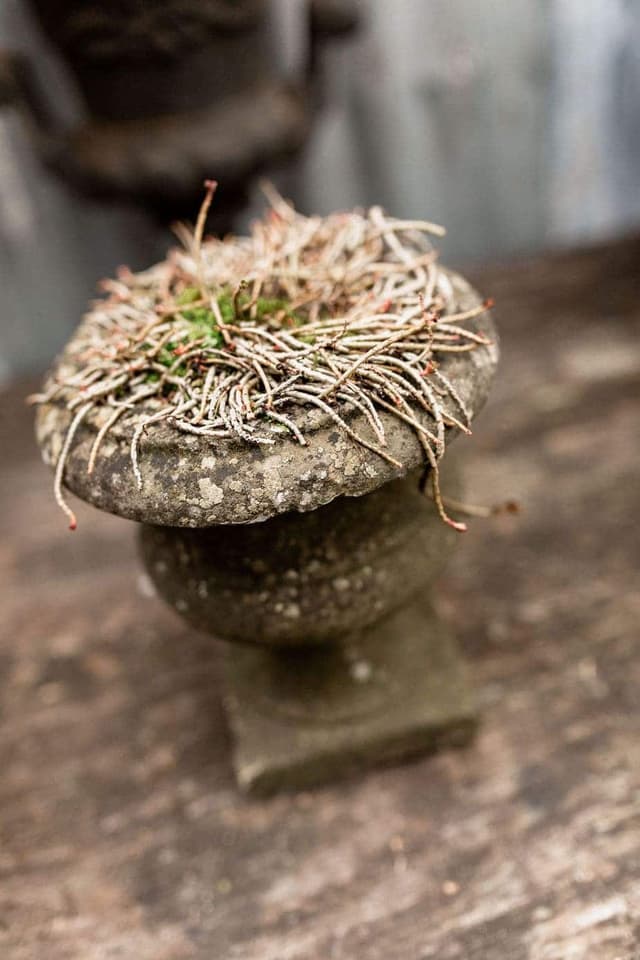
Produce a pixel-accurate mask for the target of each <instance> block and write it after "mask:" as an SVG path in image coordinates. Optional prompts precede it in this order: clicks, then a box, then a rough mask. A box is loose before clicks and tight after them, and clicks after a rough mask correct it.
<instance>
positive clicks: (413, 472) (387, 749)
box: [37, 274, 498, 794]
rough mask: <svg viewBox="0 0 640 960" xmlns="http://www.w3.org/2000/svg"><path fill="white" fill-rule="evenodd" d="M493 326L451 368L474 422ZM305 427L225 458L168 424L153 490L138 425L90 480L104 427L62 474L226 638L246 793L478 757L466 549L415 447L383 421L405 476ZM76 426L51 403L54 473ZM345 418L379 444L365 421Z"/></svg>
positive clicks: (115, 434) (490, 357) (197, 619)
mask: <svg viewBox="0 0 640 960" xmlns="http://www.w3.org/2000/svg"><path fill="white" fill-rule="evenodd" d="M450 279H451V281H452V287H453V290H454V293H455V296H456V300H457V306H458V308H459V309H461V310H466V309H470V308H474V307H476V306H478V305H479V304H481V303H482V301H481V298H480V297H479V296H478V295H477V294H476V292H475V291H474V290H473V289H472V288H471V287H470V286H469V285H468V284H467V283H466V281H465V280H464V279H463V278H462V277H460V276H458V275H455V274H450ZM479 319H480V321H481V326H482V330H483V331H484V332H485V333H486V334H488V336H489V337H490V339H491V344H488V345H482V346H479V347H478V349H475V350H473V351H470V352H467V353H459V354H449V355H448V356H447V357H446V359H445V360H444V361H443V370H446V374H447V377H448V378H449V380H450V382H451V383H452V384H453V385H454V387H455V389H456V390H457V392H458V394H459V395H460V397H461V398H462V400H463V401H464V403H465V404H466V406H467V407H468V409H469V410H470V411H471V413H472V415H474V416H475V415H476V414H477V413H478V411H479V410H480V408H481V407H482V405H483V403H484V401H485V399H486V397H487V394H488V392H489V388H490V385H491V381H492V379H493V376H494V373H495V369H496V364H497V359H498V351H497V346H496V336H495V329H494V327H493V323H492V320H491V317H490V316H489V314H488V313H483V314H482V315H481V316H480V318H479ZM292 415H293V414H292ZM296 416H297V417H298V422H299V423H300V425H301V426H303V427H304V433H305V436H306V438H307V441H308V444H307V446H300V445H299V444H297V443H296V442H295V440H294V438H293V437H291V436H289V435H283V436H282V437H281V438H279V440H278V443H277V444H276V445H275V446H273V447H269V448H264V447H257V446H252V445H250V444H248V443H246V442H244V443H243V442H242V441H239V440H221V441H219V442H216V443H215V444H213V443H212V442H211V441H210V440H209V441H206V440H203V439H202V438H200V437H196V436H190V435H188V434H179V433H177V432H176V431H175V430H172V429H171V428H170V427H169V426H167V425H163V424H160V425H158V427H157V428H155V429H154V430H153V431H150V432H149V434H148V436H147V437H146V438H145V440H144V461H143V464H142V465H141V470H142V472H143V475H144V483H143V485H142V487H141V488H140V489H139V488H138V486H137V484H136V482H135V478H134V476H133V474H132V471H131V465H130V462H129V448H130V443H131V430H132V427H131V425H130V424H129V425H126V424H123V425H119V424H116V426H115V427H114V428H113V430H112V431H111V432H110V433H109V434H108V436H107V437H105V440H104V448H103V455H102V456H101V457H100V458H99V460H98V461H97V462H96V464H95V468H94V470H93V472H92V473H91V474H89V473H88V472H87V463H88V459H89V457H90V450H91V447H92V444H93V440H94V438H95V434H96V431H97V430H98V429H99V426H100V424H99V423H98V422H94V421H92V420H90V419H89V420H87V421H86V422H85V423H83V424H82V425H81V426H80V427H79V429H78V430H77V432H76V434H75V436H74V440H73V444H72V445H71V448H70V450H69V455H68V459H67V462H66V467H65V473H64V483H65V486H66V487H67V488H68V489H69V490H71V491H73V492H74V493H75V494H76V495H77V496H79V497H81V498H82V499H84V500H86V501H88V502H89V503H92V504H94V505H95V506H97V507H99V508H100V509H102V510H107V511H109V512H111V513H115V514H117V515H119V516H122V517H127V518H129V519H132V520H135V521H137V522H138V523H139V524H140V545H141V553H142V560H143V563H144V565H145V568H146V570H147V572H148V573H149V575H150V577H151V579H152V581H153V583H154V584H155V586H156V588H157V590H158V593H159V594H160V595H161V596H162V597H163V598H164V599H165V600H166V602H167V603H169V604H170V605H171V606H172V607H173V608H174V609H175V610H177V611H178V612H179V613H180V614H181V615H182V616H183V617H184V618H185V619H186V620H187V621H188V622H189V623H190V624H192V625H193V627H194V628H196V629H198V630H203V631H205V632H208V633H210V634H211V635H212V637H215V638H218V639H220V640H223V641H226V647H225V651H226V653H225V660H226V681H225V682H226V689H225V693H224V702H225V706H226V711H227V715H228V719H229V723H230V726H231V730H232V734H233V744H234V746H233V763H234V767H235V772H236V777H237V781H238V784H239V786H240V788H241V789H242V790H244V791H247V792H250V793H261V794H264V793H268V792H273V791H275V790H280V789H297V788H303V787H307V786H309V785H312V784H315V783H318V782H320V781H325V780H329V779H332V778H335V777H338V776H342V775H344V774H346V773H350V772H351V771H353V770H355V769H358V768H364V767H368V766H370V765H373V764H379V763H388V762H393V761H398V760H400V759H402V758H405V757H409V756H411V755H416V754H420V753H423V752H429V751H432V750H434V749H436V748H438V747H440V746H442V745H454V744H455V745H460V744H464V743H465V742H467V741H468V739H469V737H470V736H471V734H472V731H473V729H474V725H475V721H476V713H475V708H474V704H473V699H472V696H471V693H470V689H469V686H468V684H467V680H466V679H465V672H464V665H463V663H462V662H461V659H460V657H459V655H458V653H457V651H456V646H455V643H454V640H453V638H452V637H451V636H450V634H449V632H448V630H447V628H446V626H445V625H444V624H443V623H442V622H440V621H439V620H438V619H437V617H436V616H435V614H434V612H433V608H432V605H431V601H430V597H429V585H430V583H431V581H432V580H433V579H434V578H435V577H436V576H437V574H438V573H439V572H440V570H441V568H442V566H443V564H444V562H445V560H446V559H447V558H448V557H449V554H450V553H451V551H452V549H453V547H454V545H455V543H456V541H458V540H460V539H461V538H460V535H459V534H458V533H456V532H455V531H453V530H452V529H450V528H449V527H448V526H446V525H445V524H444V523H443V522H442V520H441V519H440V517H439V516H438V514H437V512H436V509H435V507H434V504H433V502H432V501H431V500H430V499H428V498H427V497H426V496H425V495H424V493H423V492H421V485H420V477H421V474H422V473H423V471H424V462H423V458H424V454H423V451H422V449H421V447H420V445H419V443H418V440H417V438H416V436H415V433H414V432H413V431H412V430H411V429H410V428H408V427H407V426H406V425H405V424H404V423H403V422H402V421H401V420H398V419H397V418H394V417H393V416H391V415H387V414H385V413H382V417H383V420H384V426H385V431H386V433H387V438H388V450H389V452H390V453H391V454H392V455H393V457H394V458H395V459H396V460H397V461H399V462H400V463H401V464H402V469H401V470H398V469H397V467H394V466H393V465H392V464H390V463H389V462H387V461H386V460H383V459H381V458H380V457H379V456H378V455H377V454H376V453H375V452H373V451H371V450H369V449H367V448H365V447H363V446H361V445H358V444H356V443H354V442H353V440H352V439H351V438H350V437H349V436H348V435H347V434H345V433H344V432H343V431H341V430H339V429H337V427H336V425H335V424H334V423H333V422H332V421H331V420H330V419H328V418H326V417H325V415H324V414H323V413H322V411H320V410H306V409H302V408H301V409H300V410H298V412H297V414H296ZM69 421H70V414H69V412H68V411H67V409H66V408H65V407H64V405H62V404H57V403H56V402H55V401H53V400H52V401H51V402H49V403H47V404H45V405H44V406H42V407H40V409H39V410H38V414H37V438H38V442H39V444H40V446H41V448H42V451H43V457H44V459H45V461H46V462H48V463H49V464H51V465H53V464H55V463H56V461H57V458H58V456H59V453H60V450H61V447H62V444H63V441H64V437H65V434H66V431H67V428H68V426H69ZM349 422H350V423H352V424H353V425H357V427H358V430H359V431H360V432H361V433H363V434H366V433H367V430H368V426H367V424H366V422H363V418H362V417H361V415H360V414H358V413H357V412H355V411H354V412H353V414H352V416H351V419H350V421H349ZM450 436H451V435H450ZM443 475H444V477H445V481H444V482H445V490H446V492H454V493H455V492H456V491H455V480H452V479H448V480H447V479H446V476H447V474H446V470H445V471H444V473H443ZM452 484H453V489H452Z"/></svg>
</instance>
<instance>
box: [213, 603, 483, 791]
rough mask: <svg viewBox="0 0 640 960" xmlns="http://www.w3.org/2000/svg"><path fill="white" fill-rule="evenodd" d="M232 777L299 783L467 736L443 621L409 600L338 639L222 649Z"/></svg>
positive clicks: (282, 786)
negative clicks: (342, 641)
mask: <svg viewBox="0 0 640 960" xmlns="http://www.w3.org/2000/svg"><path fill="white" fill-rule="evenodd" d="M226 666H227V671H226V672H227V683H228V686H227V690H228V695H227V697H226V708H227V712H228V716H229V721H230V725H231V730H232V734H233V739H234V757H233V762H234V768H235V772H236V777H237V780H238V784H239V786H240V788H241V789H242V790H244V791H245V792H247V793H250V794H257V795H265V794H269V793H274V792H277V791H280V790H298V789H303V788H306V787H309V786H312V785H314V784H318V783H321V782H323V781H329V780H333V779H336V778H339V777H343V776H346V775H349V774H351V773H352V772H354V771H356V770H361V769H363V768H367V767H370V766H374V765H377V764H387V763H393V762H396V761H399V760H402V759H404V758H407V757H410V756H413V755H417V754H422V753H428V752H433V751H434V750H436V749H439V748H440V747H442V746H453V745H455V746H459V745H464V744H465V743H467V742H468V741H469V739H470V737H471V735H472V733H473V730H474V728H475V725H476V719H477V718H476V712H475V709H474V705H473V700H472V697H471V694H470V690H469V687H468V685H467V681H466V678H465V671H464V664H463V662H462V659H461V657H460V655H459V653H458V651H457V648H456V644H455V642H454V640H453V638H452V637H451V635H450V633H449V632H448V630H447V628H446V627H445V626H444V625H443V624H442V623H441V621H439V620H438V619H437V618H436V617H435V616H434V614H433V611H432V609H431V607H430V606H429V605H428V604H426V603H425V602H424V601H416V602H414V603H413V604H412V605H410V606H407V607H405V608H403V609H402V610H400V611H398V612H397V613H395V614H392V615H391V616H390V617H388V618H387V619H385V620H384V621H382V622H380V623H378V624H376V625H375V626H374V627H370V628H369V629H368V630H367V631H366V632H365V633H363V634H361V635H359V636H354V637H352V638H349V640H348V641H347V642H345V644H343V645H339V646H338V645H336V646H322V647H319V646H318V647H299V648H295V649H281V650H274V649H273V648H268V649H267V648H263V647H251V646H246V647H241V646H237V647H234V648H231V649H229V651H228V657H227V664H226Z"/></svg>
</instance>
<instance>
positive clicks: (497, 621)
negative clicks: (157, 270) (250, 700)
mask: <svg viewBox="0 0 640 960" xmlns="http://www.w3.org/2000/svg"><path fill="white" fill-rule="evenodd" d="M473 279H474V280H475V281H476V283H477V284H478V285H479V286H480V287H481V289H482V290H483V291H484V292H486V293H487V294H491V295H493V296H494V297H495V298H496V301H497V303H498V305H499V307H498V313H497V316H498V320H499V322H500V325H501V331H502V340H503V362H502V368H501V374H500V377H499V382H498V384H497V386H496V388H495V390H494V393H493V395H492V399H491V402H490V405H489V407H488V408H487V410H486V411H485V413H484V414H483V416H482V417H481V419H480V420H479V421H478V424H477V430H476V432H475V435H474V437H473V438H471V439H470V440H466V439H465V440H463V439H461V440H459V441H458V442H457V445H458V446H459V447H460V448H462V452H463V453H464V454H465V460H466V467H467V471H466V472H467V480H468V494H469V498H470V499H474V500H477V501H481V502H482V501H492V500H495V499H500V498H503V497H512V496H516V497H517V498H519V499H520V500H521V501H522V503H523V506H524V512H523V513H522V514H521V516H519V517H512V516H504V517H500V518H496V519H494V520H492V521H476V522H474V523H473V524H472V528H471V531H470V532H469V533H468V534H467V535H466V536H465V537H464V538H462V540H461V544H460V549H459V551H458V553H457V555H456V557H455V558H454V559H453V561H452V562H451V564H450V566H449V568H448V571H447V572H446V573H445V575H444V576H443V577H442V578H441V580H440V583H439V607H440V611H441V614H442V616H443V617H445V618H446V619H447V620H448V621H449V622H450V623H451V624H452V626H453V627H454V629H455V631H456V632H457V634H458V636H459V637H460V640H461V642H462V644H463V648H464V650H465V653H466V656H467V658H468V661H469V663H470V666H471V672H472V675H473V677H474V682H475V684H476V687H477V690H478V694H479V697H480V700H481V703H482V710H483V717H484V721H483V725H482V729H481V731H480V734H479V736H478V738H477V740H476V741H475V743H474V745H473V746H472V747H471V748H469V749H466V750H464V751H459V752H451V753H447V754H443V755H440V756H439V757H436V758H432V759H425V760H422V761H420V762H416V763H413V764H411V765H408V766H403V767H398V768H394V769H387V770H384V771H378V772H374V773H371V774H369V775H368V776H365V777H363V778H361V779H358V780H355V781H351V782H348V783H344V784H340V785H336V786H335V787H331V788H327V789H321V790H318V791H317V792H313V793H304V794H299V795H294V796H282V797H278V798H276V799H273V800H269V801H267V802H257V801H247V800H244V799H242V798H240V797H239V796H238V794H237V793H236V790H235V788H234V784H233V781H232V777H231V770H230V763H229V743H228V739H227V734H226V731H225V725H224V720H223V715H222V710H221V705H220V686H219V679H218V656H219V650H217V649H216V648H215V646H214V645H212V644H211V643H210V642H209V641H207V640H206V638H204V637H201V636H197V635H194V634H193V633H191V632H190V631H189V630H188V629H187V628H186V627H185V626H183V625H182V623H181V622H180V621H179V620H178V619H177V618H176V617H175V616H174V615H173V614H172V613H171V612H169V610H167V609H165V608H164V606H163V605H162V604H161V602H160V601H159V600H158V599H157V598H156V597H154V596H153V592H152V590H151V587H150V584H149V582H148V581H147V580H146V579H145V577H144V575H143V574H142V571H141V567H140V565H139V563H138V561H137V558H136V549H135V538H134V528H133V525H131V524H128V523H126V522H124V521H120V520H117V519H115V518H113V517H109V516H106V515H101V514H99V513H98V512H97V511H94V510H91V509H90V508H88V507H86V508H85V507H80V509H79V528H78V531H77V532H76V533H75V534H74V535H71V534H69V533H68V532H67V530H66V526H65V522H64V518H63V517H62V515H61V514H59V513H58V510H57V508H56V507H55V505H54V503H53V499H52V496H51V478H50V475H49V474H48V472H47V471H46V470H45V468H44V467H43V466H42V465H41V464H40V461H39V457H38V454H37V452H36V450H35V448H34V444H33V441H32V433H31V419H32V415H31V412H30V411H29V410H26V409H25V408H24V406H23V404H22V400H21V398H22V396H23V395H24V393H25V392H26V391H27V389H28V388H29V386H30V385H25V384H23V385H20V386H19V387H18V388H16V389H13V390H11V391H9V392H8V393H6V394H5V395H4V396H3V398H2V403H1V404H0V418H1V430H2V437H1V441H2V446H1V450H2V471H1V503H2V518H1V532H2V537H1V541H0V590H1V591H2V594H1V596H2V629H1V630H0V635H1V636H0V670H1V686H0V957H2V960H40V958H42V960H98V958H99V960H111V958H125V960H129V958H130V960H181V958H189V960H191V958H193V960H218V958H225V960H227V958H228V960H340V958H344V960H426V958H436V960H448V958H464V960H525V958H526V960H581V958H589V960H590V958H597V960H631V958H635V960H637V958H638V957H640V637H639V632H640V630H639V625H640V578H639V574H638V568H639V566H640V538H639V536H638V523H639V517H640V483H639V482H638V462H639V453H640V426H639V414H640V338H639V333H640V239H630V240H627V241H625V242H622V243H618V244H616V245H615V246H610V247H607V248H603V249H600V250H595V251H591V252H587V253H580V254H566V255H562V256H557V257H553V258H542V259H537V260H532V261H528V262H523V263H519V264H517V265H515V266H508V267H501V268H497V267H496V268H492V269H483V270H482V271H477V272H476V274H475V275H474V276H473Z"/></svg>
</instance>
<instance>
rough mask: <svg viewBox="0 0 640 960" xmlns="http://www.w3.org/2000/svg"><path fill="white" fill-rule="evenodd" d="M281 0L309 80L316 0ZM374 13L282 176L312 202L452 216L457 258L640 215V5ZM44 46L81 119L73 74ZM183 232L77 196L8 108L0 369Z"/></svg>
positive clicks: (3, 10) (458, 5)
mask: <svg viewBox="0 0 640 960" xmlns="http://www.w3.org/2000/svg"><path fill="white" fill-rule="evenodd" d="M273 3H274V20H275V22H276V23H277V24H278V26H279V34H280V38H281V39H280V43H281V59H282V63H283V66H284V67H285V68H286V69H287V70H288V71H289V72H290V73H291V74H292V75H295V73H296V71H297V70H298V69H299V67H300V63H301V61H302V59H303V56H302V55H303V53H304V51H303V36H302V16H301V0H273ZM361 6H362V9H363V14H364V16H365V19H366V26H365V28H364V29H363V30H362V31H361V34H360V36H359V38H358V39H357V40H356V41H355V42H349V43H345V44H343V45H340V46H335V47H334V48H333V49H332V50H330V51H328V52H327V54H326V58H325V63H324V78H325V84H326V93H325V102H324V105H323V109H322V113H321V115H320V117H319V120H318V122H317V124H316V127H315V130H314V133H313V136H312V138H311V141H310V143H309V146H308V149H307V150H306V152H305V155H304V157H303V158H302V160H301V162H299V163H298V164H297V165H296V168H295V170H293V171H289V173H288V174H286V175H284V176H281V177H280V179H281V181H282V185H283V187H284V189H285V190H286V191H287V193H288V194H289V195H291V196H293V198H294V199H295V200H296V202H297V203H298V205H299V206H301V207H302V208H303V209H305V210H307V211H318V212H328V211H329V210H331V209H335V208H336V207H348V206H353V205H354V204H366V203H372V202H381V203H383V204H384V205H385V206H386V207H387V208H388V209H389V210H390V211H392V212H394V213H397V214H399V215H411V216H426V217H429V218H430V219H435V220H439V221H440V222H442V223H444V224H445V225H446V226H447V227H448V229H449V236H448V237H447V238H446V240H445V241H444V243H443V248H444V249H443V252H444V254H445V255H446V256H447V257H448V258H449V259H453V260H455V261H457V262H460V261H464V260H469V259H476V260H477V259H488V258H495V257H505V256H511V255H517V254H521V253H524V252H530V251H532V250H537V249H544V248H549V247H553V246H558V245H563V244H575V243H583V242H590V241H592V240H595V239H599V238H602V237H606V236H610V235H612V234H615V233H618V232H620V231H624V230H627V229H631V228H634V227H635V226H637V224H638V223H640V54H639V52H638V51H639V50H640V0H508V2H505V0H502V2H500V0H363V2H362V3H361ZM0 38H1V40H2V44H3V46H5V45H9V44H11V45H13V46H23V47H28V48H30V49H32V48H33V44H34V43H37V44H40V41H39V40H38V38H37V36H36V35H35V32H34V29H33V25H32V24H31V23H30V22H29V20H28V18H27V16H26V12H25V10H24V8H23V4H22V3H21V2H20V0H0ZM37 49H38V60H39V63H40V64H41V65H42V69H44V70H46V71H48V76H49V77H50V85H51V87H52V88H55V89H56V90H60V96H59V102H60V103H61V104H62V105H63V107H64V109H65V110H67V112H68V113H69V115H70V116H72V115H73V110H74V104H73V97H72V96H71V94H70V93H69V91H68V89H67V88H66V87H65V83H64V77H63V76H61V73H60V70H59V68H57V67H56V64H55V63H54V62H52V59H51V58H50V57H48V56H47V54H46V51H44V50H43V49H42V47H41V45H40V46H38V47H37ZM212 175H215V171H212ZM256 204H257V201H256ZM170 242H171V238H170V236H169V235H168V234H167V235H161V234H158V232H157V231H155V230H154V229H152V227H151V226H150V225H149V224H148V223H147V222H146V221H145V220H144V218H143V217H142V216H141V215H140V214H137V213H135V212H134V211H131V210H125V209H119V208H114V207H113V206H112V207H109V208H107V207H103V206H99V205H96V204H93V203H87V202H79V201H78V199H77V197H75V196H72V195H70V194H69V192H68V191H67V190H66V188H65V187H64V186H62V185H60V184H59V183H57V182H56V181H55V180H54V179H53V178H52V177H51V176H50V175H48V174H46V173H45V172H43V170H42V169H41V168H40V166H39V164H38V162H37V160H36V159H35V158H34V156H33V153H32V150H31V146H30V143H29V138H28V133H27V131H26V130H25V129H24V126H23V124H22V122H21V121H20V119H19V118H18V117H17V116H15V115H13V114H12V113H11V112H10V111H9V110H6V109H5V110H4V111H2V110H0V284H1V289H2V301H1V304H0V327H1V329H2V339H1V340H0V379H2V378H5V379H7V378H9V377H11V376H13V375H15V374H17V373H21V372H25V371H29V370H34V369H39V368H40V367H42V366H43V365H44V364H45V363H46V362H47V360H48V359H49V358H50V357H51V355H52V354H53V352H54V351H55V350H56V349H57V348H58V347H59V346H60V345H61V343H62V342H63V340H64V338H65V337H66V336H67V335H68V333H69V331H70V330H71V329H72V328H73V326H74V325H75V322H76V320H77V318H78V317H79V315H80V312H81V310H82V307H83V304H84V303H85V302H86V300H87V298H88V297H89V296H90V295H91V294H92V290H93V289H94V283H95V280H96V279H97V278H98V277H100V276H103V275H105V274H107V273H110V272H112V271H113V269H114V268H115V266H116V265H117V264H119V263H122V262H127V263H130V264H131V265H132V266H133V267H134V268H135V267H139V266H142V265H144V264H145V263H146V262H148V261H149V260H151V259H154V258H157V257H158V256H160V255H161V252H162V250H163V249H164V246H165V245H166V244H167V243H170Z"/></svg>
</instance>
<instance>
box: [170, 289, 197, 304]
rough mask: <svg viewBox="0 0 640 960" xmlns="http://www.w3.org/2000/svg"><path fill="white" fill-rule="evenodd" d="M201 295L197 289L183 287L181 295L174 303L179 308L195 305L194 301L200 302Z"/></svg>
mask: <svg viewBox="0 0 640 960" xmlns="http://www.w3.org/2000/svg"><path fill="white" fill-rule="evenodd" d="M201 299H202V294H201V293H200V290H199V289H198V287H185V288H184V290H183V291H182V293H181V294H180V295H179V296H177V297H176V303H177V304H178V306H180V307H184V306H185V305H186V304H188V303H195V302H196V300H201Z"/></svg>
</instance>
